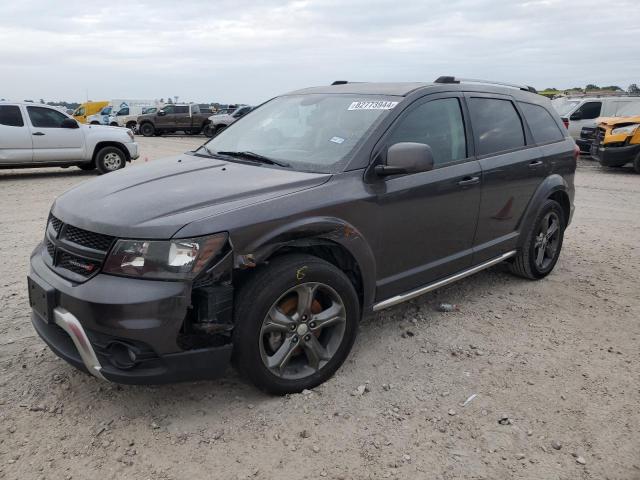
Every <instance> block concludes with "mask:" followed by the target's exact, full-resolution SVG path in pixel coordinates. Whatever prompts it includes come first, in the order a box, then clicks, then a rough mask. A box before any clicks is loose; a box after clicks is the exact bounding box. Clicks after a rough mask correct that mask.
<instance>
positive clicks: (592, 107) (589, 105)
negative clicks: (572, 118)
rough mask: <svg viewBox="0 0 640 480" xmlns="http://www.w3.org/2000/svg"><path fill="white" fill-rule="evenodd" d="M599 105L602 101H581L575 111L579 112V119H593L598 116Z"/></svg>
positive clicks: (600, 105)
mask: <svg viewBox="0 0 640 480" xmlns="http://www.w3.org/2000/svg"><path fill="white" fill-rule="evenodd" d="M601 107H602V102H586V103H583V104H582V106H581V107H580V108H579V109H578V110H576V111H575V113H580V114H581V115H582V118H581V120H593V119H594V118H598V117H599V116H600V108H601Z"/></svg>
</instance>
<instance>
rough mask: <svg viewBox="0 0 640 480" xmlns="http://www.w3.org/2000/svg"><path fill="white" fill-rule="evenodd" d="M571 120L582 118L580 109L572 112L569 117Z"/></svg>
mask: <svg viewBox="0 0 640 480" xmlns="http://www.w3.org/2000/svg"><path fill="white" fill-rule="evenodd" d="M569 120H582V112H580V111H578V112H574V113H572V114H571V116H570V117H569Z"/></svg>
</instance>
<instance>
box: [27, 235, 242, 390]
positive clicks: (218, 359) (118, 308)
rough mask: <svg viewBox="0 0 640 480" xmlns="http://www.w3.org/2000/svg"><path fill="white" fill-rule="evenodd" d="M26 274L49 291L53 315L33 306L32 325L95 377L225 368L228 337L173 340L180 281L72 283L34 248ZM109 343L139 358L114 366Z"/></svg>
mask: <svg viewBox="0 0 640 480" xmlns="http://www.w3.org/2000/svg"><path fill="white" fill-rule="evenodd" d="M29 276H30V277H31V278H32V279H33V280H34V281H36V282H37V283H39V284H40V285H45V286H49V287H52V288H53V289H54V290H55V307H54V308H53V319H52V321H49V322H47V321H46V320H45V319H44V318H42V317H41V316H40V315H39V314H38V313H37V312H36V310H32V316H31V321H32V324H33V326H34V328H35V330H36V332H37V333H38V335H39V336H40V337H41V338H42V339H43V340H44V341H45V343H46V344H47V345H48V346H49V347H50V348H51V350H52V351H53V352H54V353H55V354H56V355H58V356H59V357H60V358H62V359H63V360H65V361H67V362H68V363H70V364H71V365H73V366H75V367H76V368H79V369H81V370H83V371H85V372H88V373H90V374H92V375H94V376H95V377H97V378H100V379H104V380H109V381H112V382H116V383H124V384H161V383H174V382H180V381H194V380H202V379H213V378H217V377H220V376H222V375H224V373H225V372H226V370H227V369H228V367H229V364H230V361H231V352H232V344H231V343H230V342H220V343H219V344H216V345H215V346H207V347H206V348H194V349H190V350H183V349H182V348H181V347H180V346H179V345H178V343H177V337H178V334H179V332H180V329H181V327H182V324H183V322H184V319H185V314H186V311H187V308H188V306H189V304H190V301H191V300H190V287H189V286H188V285H187V284H186V283H183V282H166V281H149V280H140V279H131V278H124V277H115V276H111V275H104V274H98V275H97V276H95V277H94V278H92V279H91V280H89V281H87V282H85V283H82V284H73V283H72V282H69V281H67V280H65V279H63V278H61V277H60V276H58V275H56V274H55V273H54V272H53V271H51V270H50V269H49V268H48V267H47V265H46V264H44V262H43V261H42V255H41V253H40V247H39V248H36V250H35V251H34V253H33V254H32V257H31V269H30V272H29ZM115 343H117V344H122V345H126V346H129V347H131V349H132V350H134V351H136V352H138V353H139V354H140V355H139V357H138V359H139V360H140V361H139V362H136V364H135V365H134V366H133V367H127V368H121V367H120V366H119V365H118V364H117V362H114V361H113V358H114V357H113V354H112V351H111V350H110V347H111V346H112V345H113V344H115Z"/></svg>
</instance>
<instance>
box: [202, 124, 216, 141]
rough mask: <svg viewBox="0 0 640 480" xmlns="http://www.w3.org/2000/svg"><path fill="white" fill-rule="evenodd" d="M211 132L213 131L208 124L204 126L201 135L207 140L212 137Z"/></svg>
mask: <svg viewBox="0 0 640 480" xmlns="http://www.w3.org/2000/svg"><path fill="white" fill-rule="evenodd" d="M213 132H214V129H213V127H212V126H211V124H210V123H208V124H206V125H205V126H204V128H203V129H202V133H204V136H205V137H209V138H211V137H213Z"/></svg>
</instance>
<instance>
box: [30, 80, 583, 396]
mask: <svg viewBox="0 0 640 480" xmlns="http://www.w3.org/2000/svg"><path fill="white" fill-rule="evenodd" d="M534 92H535V91H534V90H533V89H531V88H530V87H518V86H512V85H509V86H507V85H504V84H495V83H494V84H492V83H490V82H480V81H464V80H462V81H461V80H458V79H456V78H454V77H440V78H439V79H438V80H436V81H435V82H434V83H348V82H344V81H339V82H335V83H334V84H333V85H331V86H327V87H318V88H309V89H305V90H299V91H295V92H292V93H288V94H286V95H282V96H280V97H276V98H274V99H272V100H270V101H268V102H266V103H264V104H263V105H261V106H260V107H258V108H256V109H255V110H253V111H252V112H251V113H249V114H248V115H246V116H244V117H243V118H242V119H240V120H238V121H237V122H235V123H234V124H233V125H231V126H229V127H228V128H227V129H226V130H225V131H224V132H222V133H221V134H220V135H218V136H216V137H215V138H213V139H211V140H210V141H209V142H207V143H206V144H204V145H203V146H202V147H200V148H198V149H197V150H195V151H193V152H188V153H185V154H183V155H180V156H178V157H174V158H167V159H165V160H158V161H155V162H152V163H150V164H146V165H144V166H140V167H136V168H132V169H127V170H128V171H126V172H125V171H122V172H115V173H113V174H110V175H107V176H104V177H101V178H97V179H95V180H91V181H87V182H85V183H82V184H80V185H78V186H76V187H75V188H73V189H71V190H69V191H68V192H66V193H65V194H63V195H61V196H60V197H59V198H57V199H56V201H55V202H54V204H53V206H52V208H51V213H50V215H49V218H48V222H47V225H46V231H45V235H44V239H43V241H42V243H41V244H40V245H39V246H38V247H37V248H36V249H35V251H34V252H33V254H32V256H31V268H30V272H29V278H28V288H29V296H30V304H31V307H32V311H33V314H32V322H33V325H34V327H35V329H36V330H37V332H38V334H39V335H40V336H41V337H42V338H43V339H44V341H45V342H46V343H47V344H48V345H49V346H50V347H51V349H52V350H53V351H54V352H55V353H56V354H57V355H59V356H60V357H62V358H63V359H65V360H66V361H68V362H69V363H71V364H72V365H74V366H76V367H78V368H80V369H82V370H85V371H88V372H89V373H91V374H92V375H94V376H96V377H98V378H101V379H106V380H109V381H113V382H121V383H161V382H174V381H181V380H195V379H203V378H212V377H215V376H217V375H221V374H222V373H223V372H224V371H225V369H226V368H227V367H228V365H229V364H230V363H233V364H234V365H235V366H236V367H237V368H238V369H239V371H240V372H241V373H242V374H243V375H244V376H245V377H247V378H248V379H249V380H251V381H252V382H253V383H254V384H256V385H257V386H258V387H260V388H262V389H264V390H266V391H269V392H272V393H277V394H284V393H287V392H299V391H301V390H303V389H308V388H312V387H314V386H316V385H318V384H320V383H322V382H323V381H325V380H327V379H328V378H329V377H330V376H331V375H332V374H333V373H334V372H335V371H336V370H337V369H338V368H339V367H340V365H341V364H342V363H343V362H344V361H345V359H346V357H347V356H348V354H349V351H350V350H351V347H352V345H353V343H354V340H355V337H356V331H357V329H358V323H359V321H360V319H361V318H362V317H363V316H365V315H368V314H371V313H372V312H376V311H378V310H381V309H384V308H387V307H391V306H393V305H397V304H399V303H401V302H404V301H407V300H410V299H413V298H415V297H417V296H419V295H421V294H423V293H425V292H429V291H431V290H433V289H435V288H438V287H440V286H442V285H446V284H448V283H451V282H453V281H456V280H459V279H461V278H464V277H467V276H469V275H471V274H473V273H476V272H478V271H480V270H482V269H485V268H488V267H491V266H493V265H496V264H498V263H500V262H507V263H508V264H509V267H510V269H511V270H512V271H513V272H514V273H515V274H517V275H519V276H521V277H525V278H528V279H532V280H535V279H540V278H543V277H545V276H546V275H548V274H549V273H550V272H551V271H552V270H553V268H554V266H555V264H556V262H557V261H558V256H559V255H560V250H561V247H562V240H563V234H564V231H565V228H566V227H567V225H568V224H569V222H570V220H571V217H572V212H573V197H574V172H575V168H576V155H577V150H576V146H575V143H574V142H573V140H572V139H571V138H570V137H568V135H567V132H566V129H564V127H563V125H562V123H561V120H560V118H559V117H558V115H557V114H556V113H554V110H553V109H552V107H551V104H550V102H549V101H548V100H547V99H545V98H543V97H542V96H539V95H537V94H536V93H534Z"/></svg>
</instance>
